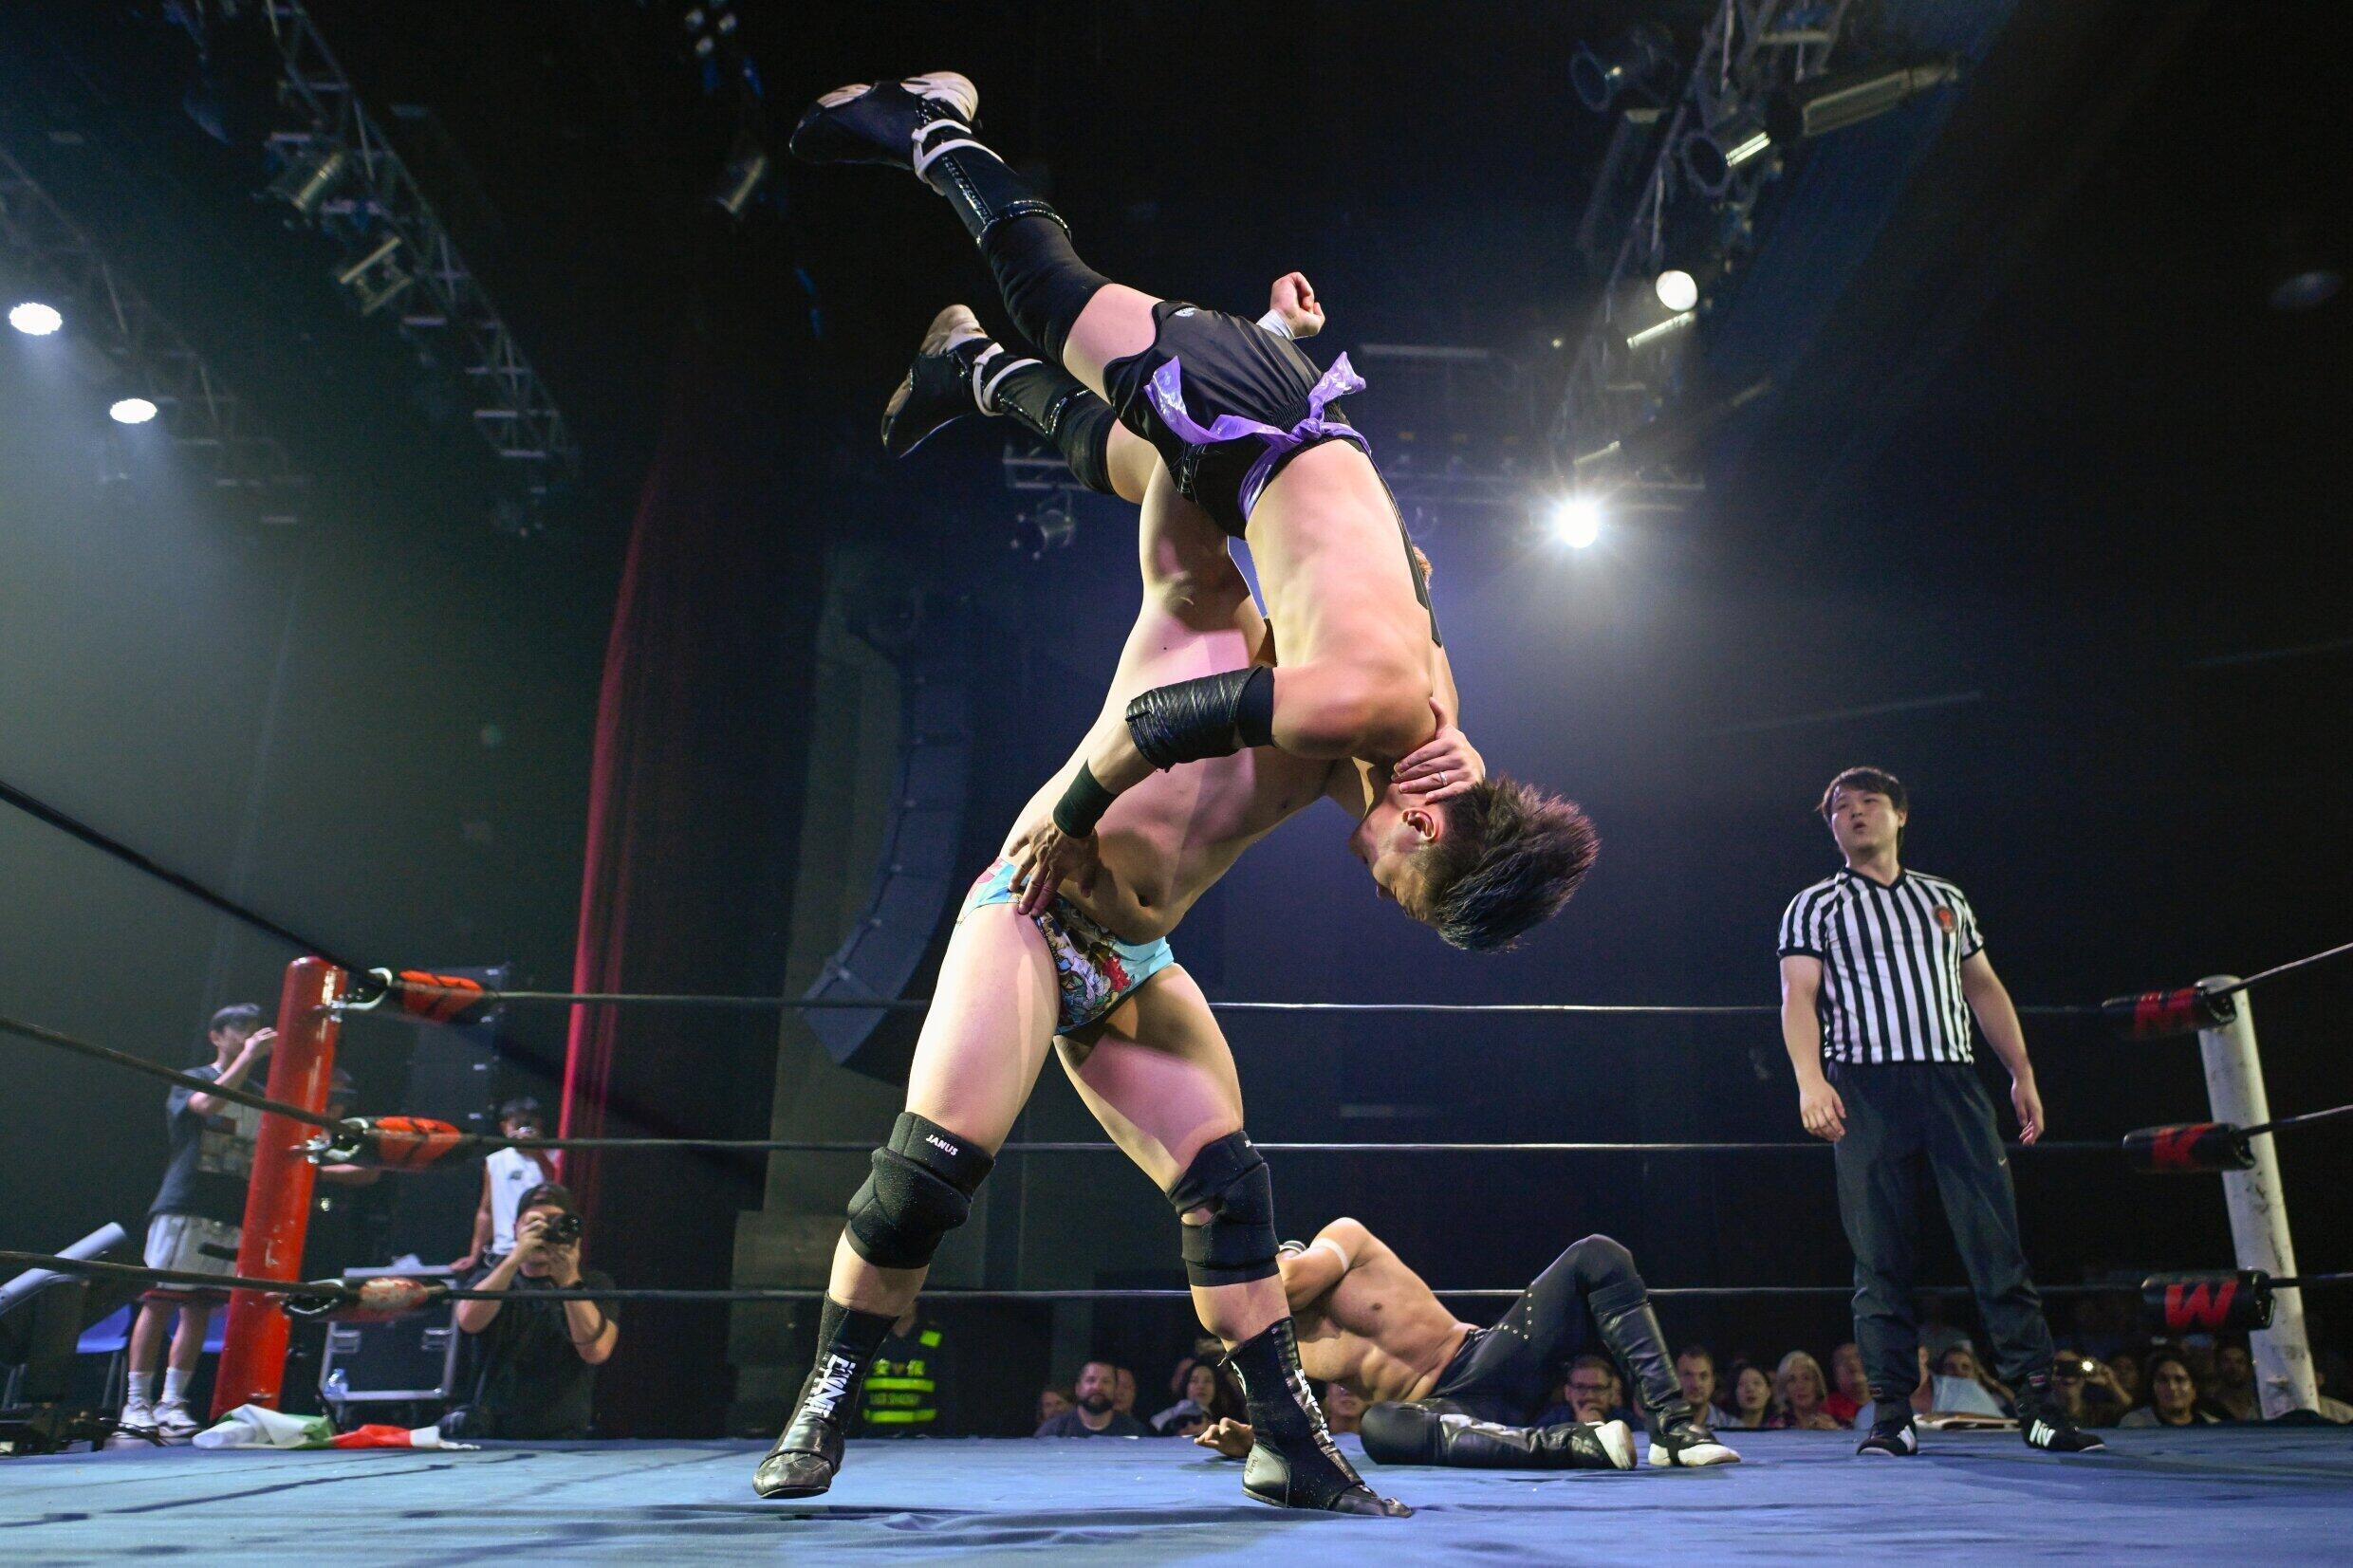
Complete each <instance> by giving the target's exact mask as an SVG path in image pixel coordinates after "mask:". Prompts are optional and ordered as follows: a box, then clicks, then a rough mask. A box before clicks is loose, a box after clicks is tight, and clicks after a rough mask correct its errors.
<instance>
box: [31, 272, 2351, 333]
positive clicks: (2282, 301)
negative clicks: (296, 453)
mask: <svg viewBox="0 0 2353 1568" xmlns="http://www.w3.org/2000/svg"><path fill="white" fill-rule="evenodd" d="M2343 287H2344V273H2343V272H2341V271H2339V270H2338V269H2337V268H2335V267H2307V268H2306V269H2305V270H2303V271H2301V272H2292V273H2290V274H2288V276H2287V277H2284V278H2282V279H2280V281H2279V282H2278V283H2276V284H2274V285H2272V286H2271V308H2272V309H2274V310H2310V309H2313V308H2315V307H2316V306H2319V305H2324V304H2327V303H2328V302H2329V301H2330V300H2332V299H2334V298H2336V295H2337V290H2338V289H2340V288H2343ZM17 308H18V309H20V310H21V309H24V308H26V307H25V306H23V305H19V306H18V307H17ZM11 320H13V318H11Z"/></svg>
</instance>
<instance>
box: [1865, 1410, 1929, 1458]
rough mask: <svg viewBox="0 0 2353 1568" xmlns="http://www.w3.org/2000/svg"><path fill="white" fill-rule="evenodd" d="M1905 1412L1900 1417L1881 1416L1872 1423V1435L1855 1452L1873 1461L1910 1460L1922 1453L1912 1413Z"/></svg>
mask: <svg viewBox="0 0 2353 1568" xmlns="http://www.w3.org/2000/svg"><path fill="white" fill-rule="evenodd" d="M1898 1408H1899V1409H1901V1410H1903V1413H1902V1414H1901V1415H1899V1416H1881V1418H1880V1419H1878V1420H1877V1421H1874V1422H1872V1423H1871V1435H1870V1436H1868V1437H1866V1438H1864V1439H1863V1440H1862V1442H1861V1443H1859V1444H1857V1445H1856V1446H1855V1452H1857V1453H1859V1454H1862V1455H1863V1456H1864V1457H1866V1458H1871V1459H1909V1458H1911V1457H1912V1456H1913V1455H1914V1454H1916V1453H1918V1452H1919V1451H1920V1434H1919V1433H1918V1431H1917V1430H1914V1428H1913V1426H1912V1412H1911V1411H1910V1410H1909V1409H1905V1408H1904V1407H1902V1406H1899V1407H1898Z"/></svg>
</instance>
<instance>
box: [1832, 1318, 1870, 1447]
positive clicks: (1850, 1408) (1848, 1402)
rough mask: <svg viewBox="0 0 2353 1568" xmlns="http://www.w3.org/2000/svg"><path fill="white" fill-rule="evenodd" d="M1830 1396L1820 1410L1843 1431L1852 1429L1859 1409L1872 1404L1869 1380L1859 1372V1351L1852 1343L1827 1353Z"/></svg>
mask: <svg viewBox="0 0 2353 1568" xmlns="http://www.w3.org/2000/svg"><path fill="white" fill-rule="evenodd" d="M1830 1383H1831V1389H1830V1396H1829V1397H1828V1398H1827V1399H1825V1400H1824V1401H1823V1402H1822V1408H1823V1409H1824V1410H1825V1411H1829V1412H1830V1413H1831V1415H1833V1416H1835V1417H1836V1418H1837V1419H1838V1423H1839V1425H1840V1426H1842V1427H1851V1426H1853V1425H1854V1424H1855V1417H1856V1416H1858V1415H1860V1414H1862V1407H1863V1406H1865V1405H1867V1404H1869V1403H1870V1402H1871V1378H1870V1375H1869V1374H1867V1373H1865V1372H1864V1371H1863V1370H1862V1346H1861V1345H1858V1344H1856V1343H1855V1342H1854V1341H1853V1340H1852V1339H1849V1340H1848V1341H1846V1343H1844V1344H1843V1345H1841V1346H1839V1348H1838V1349H1836V1350H1834V1351H1832V1352H1831V1353H1830Z"/></svg>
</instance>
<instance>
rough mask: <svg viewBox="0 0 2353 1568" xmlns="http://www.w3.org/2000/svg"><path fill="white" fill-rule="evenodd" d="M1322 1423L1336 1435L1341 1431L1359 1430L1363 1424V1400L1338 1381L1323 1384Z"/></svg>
mask: <svg viewBox="0 0 2353 1568" xmlns="http://www.w3.org/2000/svg"><path fill="white" fill-rule="evenodd" d="M1324 1424H1325V1426H1327V1427H1329V1428H1330V1429H1331V1430H1332V1435H1333V1436H1335V1437H1337V1436H1339V1435H1340V1434H1341V1433H1342V1432H1352V1431H1358V1430H1362V1428H1363V1425H1364V1401H1363V1400H1362V1399H1359V1398H1358V1397H1357V1396H1356V1395H1355V1394H1354V1393H1351V1392H1350V1391H1349V1390H1348V1389H1346V1388H1345V1387H1343V1386H1342V1385H1341V1384H1338V1383H1326V1384H1325V1385H1324Z"/></svg>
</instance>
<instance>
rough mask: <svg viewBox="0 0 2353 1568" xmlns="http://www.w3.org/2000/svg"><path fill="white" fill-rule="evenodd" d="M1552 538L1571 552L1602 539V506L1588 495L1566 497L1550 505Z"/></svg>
mask: <svg viewBox="0 0 2353 1568" xmlns="http://www.w3.org/2000/svg"><path fill="white" fill-rule="evenodd" d="M1551 526H1552V537H1553V538H1555V539H1557V540H1559V541H1560V542H1561V543H1562V544H1566V545H1567V546H1568V547H1569V548H1570V549H1573V550H1582V549H1585V548H1587V547H1589V546H1590V545H1591V544H1593V542H1594V541H1595V540H1597V539H1599V538H1601V537H1602V504H1601V503H1600V502H1599V501H1596V500H1595V499H1594V498H1593V497H1591V496H1589V495H1566V496H1563V497H1562V498H1561V499H1560V500H1558V501H1556V502H1554V503H1553V504H1552V517H1551Z"/></svg>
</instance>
